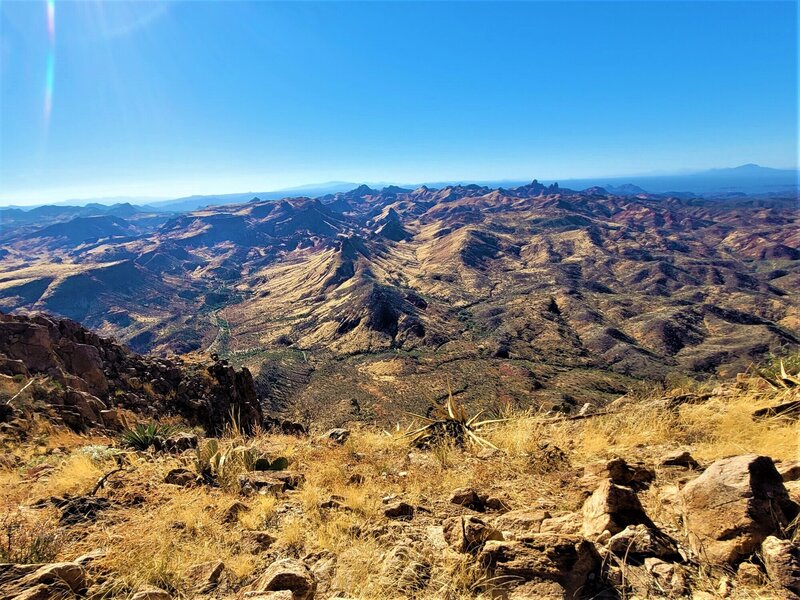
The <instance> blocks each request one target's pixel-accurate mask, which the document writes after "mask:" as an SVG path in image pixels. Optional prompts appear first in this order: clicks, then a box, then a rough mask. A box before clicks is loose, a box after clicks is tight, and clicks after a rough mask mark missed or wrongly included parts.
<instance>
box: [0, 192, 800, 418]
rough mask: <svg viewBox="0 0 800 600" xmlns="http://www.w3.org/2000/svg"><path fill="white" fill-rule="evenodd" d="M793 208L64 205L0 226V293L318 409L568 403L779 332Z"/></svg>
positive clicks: (785, 333) (725, 365) (794, 237)
mask: <svg viewBox="0 0 800 600" xmlns="http://www.w3.org/2000/svg"><path fill="white" fill-rule="evenodd" d="M798 216H799V215H798V210H797V204H796V199H787V200H785V201H782V200H779V199H770V200H758V199H752V198H751V199H748V198H743V199H739V200H736V201H732V200H724V201H723V200H697V199H692V200H678V199H675V198H669V197H663V196H648V195H646V194H641V195H639V196H615V195H610V194H608V193H607V192H605V190H602V189H600V188H592V189H590V190H585V191H583V192H574V191H571V190H566V189H559V188H558V187H557V186H549V187H545V186H542V185H540V184H538V183H536V182H533V183H531V184H530V185H527V186H522V187H518V188H514V189H509V190H506V189H488V188H485V187H480V186H475V185H472V186H457V187H448V188H444V189H440V190H437V189H428V188H425V187H422V188H419V189H416V190H404V189H401V188H396V187H391V188H385V189H383V190H380V191H378V190H372V189H370V188H368V187H367V186H361V187H359V188H356V189H355V190H352V191H351V192H347V193H342V194H336V195H331V196H325V197H321V198H317V199H310V198H290V199H285V200H281V201H269V202H262V201H259V200H257V199H254V200H253V201H252V202H249V203H246V204H240V205H230V206H221V207H212V208H208V209H204V210H200V211H196V212H193V213H188V214H182V215H179V216H176V217H174V218H172V219H169V220H167V221H166V222H164V223H163V224H160V225H157V226H155V227H150V228H143V227H142V226H140V225H136V226H135V225H132V224H130V223H128V222H127V221H126V219H125V218H124V217H123V216H117V215H115V216H102V215H101V216H96V217H79V218H76V219H75V220H74V221H71V222H66V223H56V224H50V225H46V226H44V227H42V228H38V229H37V228H31V227H30V225H26V226H25V227H20V228H17V229H10V230H7V231H5V232H4V234H3V237H4V249H6V250H7V252H5V253H4V255H3V257H2V258H0V273H2V275H1V276H0V307H2V308H3V309H4V310H46V311H49V312H54V313H57V314H61V315H64V316H67V317H70V318H73V319H76V320H79V321H81V322H82V323H84V324H86V325H87V326H90V327H93V328H96V329H97V330H99V331H100V332H101V333H103V334H106V335H114V336H116V337H117V338H118V339H120V341H122V342H125V343H127V344H129V345H130V346H131V347H133V348H134V349H137V350H155V351H156V352H163V351H167V350H173V351H178V352H187V351H211V352H216V353H218V354H219V355H221V356H223V357H226V358H228V359H230V360H231V361H232V362H233V363H234V364H238V365H247V366H249V367H250V368H251V370H253V372H254V373H255V374H256V379H257V383H258V385H259V389H260V391H261V393H262V395H263V396H264V397H265V398H267V399H268V400H269V401H270V402H271V404H272V408H274V409H282V410H289V409H292V410H295V411H297V412H303V411H306V412H315V413H318V412H319V411H318V409H319V408H320V406H322V405H324V406H325V408H326V411H325V414H326V415H327V418H329V419H330V420H331V422H332V423H335V422H336V421H342V420H346V419H349V418H352V417H353V416H354V415H356V416H361V417H375V418H379V419H385V420H394V419H396V418H397V417H398V416H399V414H400V411H401V410H403V409H409V408H412V409H422V408H423V407H424V406H425V405H426V404H427V403H428V402H429V401H430V400H432V399H436V398H439V399H440V398H441V397H443V396H444V394H445V393H446V390H447V386H448V380H449V381H450V385H451V386H452V387H454V388H455V390H454V391H455V392H456V394H457V396H458V397H459V398H460V399H461V400H462V401H464V402H465V403H466V404H467V405H470V404H478V403H480V404H482V405H487V404H488V405H493V404H494V405H496V406H494V407H495V408H501V407H503V406H506V405H516V406H523V407H525V406H530V405H539V404H543V405H545V406H547V407H555V408H557V409H561V410H567V411H568V410H572V409H575V408H579V407H580V406H582V405H583V404H584V403H586V402H591V403H593V404H594V405H601V404H603V403H605V402H606V401H608V400H610V399H612V398H613V397H614V396H615V395H616V394H618V393H620V392H623V391H625V390H626V389H628V388H630V387H632V386H635V385H636V384H637V382H638V381H639V380H642V379H645V380H653V379H656V380H662V379H664V378H665V377H672V376H674V375H673V374H678V373H682V374H690V375H692V376H697V375H698V374H699V375H700V376H706V375H710V374H720V375H730V374H732V373H734V372H736V371H737V370H740V369H741V368H743V367H745V366H746V365H747V364H748V363H749V362H750V361H751V360H753V359H757V358H759V357H763V356H765V355H767V354H769V353H771V352H779V351H783V350H786V349H787V348H793V347H796V346H797V344H798V342H800V338H799V337H798V335H799V334H798V329H799V328H800V313H799V312H798V300H797V294H796V291H797V289H798V287H800V286H798V282H799V281H800V249H798V248H800V233H798V232H800V228H799V227H798ZM93 219H96V221H93ZM149 222H150V221H148V223H149ZM73 229H76V230H77V233H76V232H75V231H73ZM490 407H491V406H490Z"/></svg>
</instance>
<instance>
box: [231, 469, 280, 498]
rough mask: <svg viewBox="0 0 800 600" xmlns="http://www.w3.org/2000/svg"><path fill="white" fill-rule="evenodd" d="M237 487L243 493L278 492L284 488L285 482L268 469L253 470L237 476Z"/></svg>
mask: <svg viewBox="0 0 800 600" xmlns="http://www.w3.org/2000/svg"><path fill="white" fill-rule="evenodd" d="M239 489H240V491H241V492H242V493H243V494H252V493H259V494H267V493H269V494H280V493H281V492H283V491H285V490H286V482H284V481H282V480H281V479H279V478H277V477H275V475H274V473H272V472H270V471H254V472H252V473H247V474H245V475H240V476H239Z"/></svg>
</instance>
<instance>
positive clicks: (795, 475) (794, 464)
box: [775, 460, 800, 482]
mask: <svg viewBox="0 0 800 600" xmlns="http://www.w3.org/2000/svg"><path fill="white" fill-rule="evenodd" d="M775 468H776V469H778V473H780V474H781V478H782V479H783V481H784V482H786V481H797V480H798V479H800V461H798V460H795V461H790V462H785V463H778V464H776V465H775Z"/></svg>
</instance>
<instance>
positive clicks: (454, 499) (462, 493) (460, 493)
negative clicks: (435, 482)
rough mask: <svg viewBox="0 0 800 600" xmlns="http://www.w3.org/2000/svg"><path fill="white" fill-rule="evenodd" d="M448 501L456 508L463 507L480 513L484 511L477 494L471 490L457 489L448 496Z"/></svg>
mask: <svg viewBox="0 0 800 600" xmlns="http://www.w3.org/2000/svg"><path fill="white" fill-rule="evenodd" d="M449 501H450V503H451V504H457V505H458V506H464V507H466V508H471V509H472V510H477V511H480V512H483V510H484V505H483V501H482V500H481V498H480V496H479V495H478V492H476V491H475V490H474V489H472V488H457V489H455V490H453V492H452V493H451V494H450V498H449Z"/></svg>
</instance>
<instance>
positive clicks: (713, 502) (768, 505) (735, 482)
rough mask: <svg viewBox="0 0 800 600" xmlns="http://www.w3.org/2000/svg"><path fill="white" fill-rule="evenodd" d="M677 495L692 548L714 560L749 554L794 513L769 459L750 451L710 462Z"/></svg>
mask: <svg viewBox="0 0 800 600" xmlns="http://www.w3.org/2000/svg"><path fill="white" fill-rule="evenodd" d="M681 498H682V511H683V518H684V523H685V525H686V529H687V531H688V534H689V544H690V546H691V548H692V550H693V551H694V552H695V553H696V554H697V555H698V556H699V557H701V558H702V559H704V560H706V561H708V562H710V563H712V564H718V565H732V564H735V563H737V562H739V561H740V560H741V559H744V558H747V557H748V556H750V555H752V554H753V552H755V551H756V550H757V549H758V547H759V546H760V545H761V543H762V542H763V541H764V540H765V539H766V538H767V537H769V536H770V535H775V534H777V533H778V532H780V531H782V530H783V529H784V528H785V527H786V526H787V525H788V524H789V523H790V522H791V521H792V519H794V518H795V516H797V513H798V506H797V505H796V504H795V503H794V502H792V501H791V500H790V498H789V495H788V493H787V492H786V488H785V487H784V485H783V480H782V478H781V475H780V473H778V471H777V469H776V468H775V464H774V463H773V462H772V459H771V458H769V457H767V456H757V455H755V454H748V455H744V456H734V457H731V458H723V459H721V460H718V461H716V462H714V463H713V464H712V465H711V466H709V467H708V468H707V469H706V470H705V471H704V472H703V474H702V475H700V476H699V477H698V478H697V479H695V480H693V481H691V482H689V483H688V484H687V485H686V487H684V488H683V490H682V492H681Z"/></svg>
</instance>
